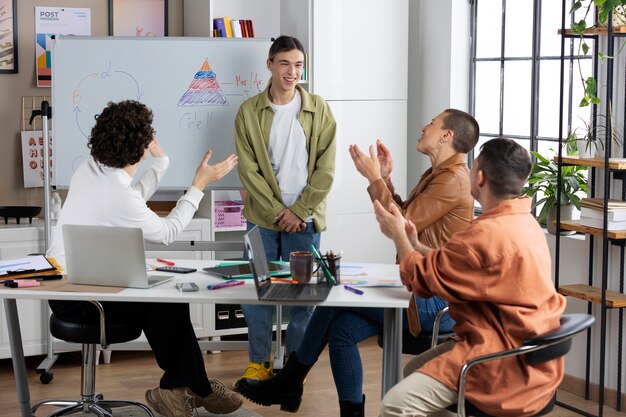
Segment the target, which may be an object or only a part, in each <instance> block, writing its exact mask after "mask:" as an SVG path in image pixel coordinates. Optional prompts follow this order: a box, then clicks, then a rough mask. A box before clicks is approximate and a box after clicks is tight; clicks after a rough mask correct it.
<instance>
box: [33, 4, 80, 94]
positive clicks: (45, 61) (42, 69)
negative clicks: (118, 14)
mask: <svg viewBox="0 0 626 417" xmlns="http://www.w3.org/2000/svg"><path fill="white" fill-rule="evenodd" d="M55 35H76V36H91V9H85V8H70V7H35V58H36V61H37V64H36V68H37V87H51V86H52V56H51V54H52V42H53V38H54V36H55Z"/></svg>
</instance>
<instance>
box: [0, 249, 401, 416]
mask: <svg viewBox="0 0 626 417" xmlns="http://www.w3.org/2000/svg"><path fill="white" fill-rule="evenodd" d="M216 263H217V261H206V260H203V261H200V260H184V261H179V262H178V263H177V265H180V266H190V267H194V268H197V269H198V272H195V273H192V274H185V275H182V274H181V275H176V276H175V279H174V280H173V281H170V282H168V283H165V284H162V285H160V286H158V287H155V288H151V289H148V290H140V289H125V290H122V291H120V292H117V293H94V292H65V291H45V290H43V289H38V290H29V289H27V288H25V289H20V288H6V289H5V287H4V286H2V287H0V298H2V299H3V302H4V307H5V312H6V318H7V328H8V331H9V340H10V344H11V356H12V358H13V359H12V360H13V369H14V373H15V381H16V386H17V398H18V401H19V404H20V410H21V413H22V417H31V414H30V393H29V388H28V379H27V377H26V365H25V363H24V351H23V347H22V337H21V331H20V324H19V316H18V312H17V305H16V300H18V299H39V300H76V301H84V300H97V301H120V302H124V301H133V302H163V303H219V304H267V302H261V301H259V300H258V299H257V296H256V291H255V289H254V284H253V282H252V280H248V281H247V282H246V284H245V285H240V286H236V287H231V288H223V289H219V290H214V291H209V290H207V289H206V286H207V285H208V284H216V283H219V282H223V280H221V279H219V278H214V277H211V276H210V275H208V274H206V273H205V272H203V271H202V268H204V267H206V266H211V265H214V264H216ZM398 273H399V272H398V265H381V266H380V267H377V268H376V269H374V270H372V271H370V272H369V275H371V276H377V275H378V276H383V277H389V276H396V277H397V276H398ZM162 275H167V274H165V273H162ZM181 281H194V282H195V283H196V284H198V286H199V287H200V291H198V292H180V291H178V290H177V289H176V287H175V285H176V282H181ZM44 285H45V284H44ZM363 290H364V291H365V294H364V295H357V294H354V293H352V292H350V291H345V290H344V289H343V288H342V287H340V286H338V287H335V288H333V290H332V291H331V292H330V294H329V295H328V298H327V299H326V301H324V302H321V303H306V302H285V303H281V304H294V305H297V304H314V305H316V306H329V307H330V306H332V307H339V306H340V307H379V308H384V309H385V316H384V317H385V319H384V337H383V349H384V350H383V382H382V391H383V393H385V392H387V390H388V389H389V388H391V387H392V386H393V385H394V384H396V383H397V382H398V381H399V380H400V379H401V377H402V309H403V308H406V307H407V306H408V301H409V297H408V294H407V291H406V289H405V288H404V287H398V288H380V287H379V288H364V289H363ZM272 304H275V303H272Z"/></svg>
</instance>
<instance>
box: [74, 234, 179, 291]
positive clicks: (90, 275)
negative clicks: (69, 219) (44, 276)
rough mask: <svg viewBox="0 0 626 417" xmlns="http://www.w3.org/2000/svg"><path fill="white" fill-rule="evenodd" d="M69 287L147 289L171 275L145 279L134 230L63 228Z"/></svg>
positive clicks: (139, 236)
mask: <svg viewBox="0 0 626 417" xmlns="http://www.w3.org/2000/svg"><path fill="white" fill-rule="evenodd" d="M63 243H64V245H65V261H66V267H67V280H68V282H69V283H71V284H87V285H104V286H110V287H128V288H150V287H154V286H155V285H159V284H163V283H164V282H167V281H170V280H171V279H172V278H173V276H156V275H155V276H149V275H148V273H147V270H146V253H145V250H144V243H143V233H142V231H141V229H140V228H136V227H113V226H84V225H76V224H64V225H63Z"/></svg>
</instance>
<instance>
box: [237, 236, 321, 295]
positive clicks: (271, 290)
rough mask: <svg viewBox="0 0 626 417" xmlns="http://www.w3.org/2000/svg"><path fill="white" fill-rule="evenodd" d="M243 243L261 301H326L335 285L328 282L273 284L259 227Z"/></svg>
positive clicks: (245, 237) (244, 238)
mask: <svg viewBox="0 0 626 417" xmlns="http://www.w3.org/2000/svg"><path fill="white" fill-rule="evenodd" d="M243 242H244V246H245V250H246V253H247V254H248V259H250V269H252V278H253V279H254V286H255V288H256V292H257V297H258V298H259V300H264V301H280V300H299V301H324V300H325V299H326V297H328V293H330V290H331V289H332V287H333V285H332V284H330V283H327V282H324V283H318V284H306V285H293V284H272V281H271V280H270V269H269V266H268V263H267V257H266V255H265V248H264V247H263V240H262V239H261V232H260V231H259V228H258V227H257V226H255V227H253V228H252V229H251V230H250V231H249V232H248V233H246V234H245V235H244V237H243Z"/></svg>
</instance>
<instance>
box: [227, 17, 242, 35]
mask: <svg viewBox="0 0 626 417" xmlns="http://www.w3.org/2000/svg"><path fill="white" fill-rule="evenodd" d="M230 25H231V31H232V32H233V38H243V34H242V33H241V23H239V19H233V20H231V21H230Z"/></svg>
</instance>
